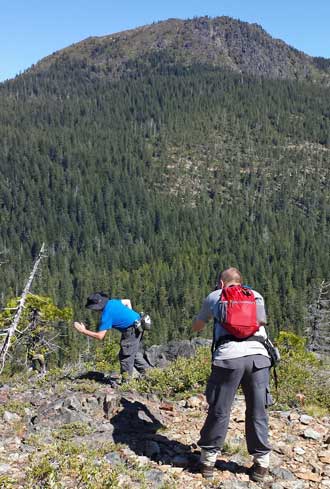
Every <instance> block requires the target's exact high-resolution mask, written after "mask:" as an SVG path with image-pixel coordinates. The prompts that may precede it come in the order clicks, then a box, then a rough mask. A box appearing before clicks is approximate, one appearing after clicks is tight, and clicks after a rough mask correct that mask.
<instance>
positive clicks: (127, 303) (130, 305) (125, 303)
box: [121, 299, 132, 309]
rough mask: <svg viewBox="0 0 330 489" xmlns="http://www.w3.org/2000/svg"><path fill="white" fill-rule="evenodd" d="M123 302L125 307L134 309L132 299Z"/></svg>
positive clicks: (122, 300)
mask: <svg viewBox="0 0 330 489" xmlns="http://www.w3.org/2000/svg"><path fill="white" fill-rule="evenodd" d="M121 302H122V304H124V306H126V307H128V308H129V309H132V304H131V301H130V299H121Z"/></svg>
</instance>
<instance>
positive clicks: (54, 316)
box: [0, 294, 73, 374]
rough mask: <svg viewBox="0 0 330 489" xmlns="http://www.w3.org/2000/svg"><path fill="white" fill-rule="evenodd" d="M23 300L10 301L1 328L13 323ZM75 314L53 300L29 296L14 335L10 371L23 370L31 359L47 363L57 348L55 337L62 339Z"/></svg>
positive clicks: (0, 317)
mask: <svg viewBox="0 0 330 489" xmlns="http://www.w3.org/2000/svg"><path fill="white" fill-rule="evenodd" d="M19 301H20V298H19V297H17V298H12V299H9V300H8V302H7V305H6V308H4V309H3V310H2V311H0V328H6V327H8V326H9V325H10V324H11V322H12V321H13V318H14V315H15V312H16V310H17V307H18V304H19ZM72 314H73V313H72V309H71V308H70V307H64V308H59V307H57V306H56V305H55V304H54V303H53V301H52V299H51V298H50V297H44V296H40V295H33V294H29V295H28V296H27V298H26V301H25V305H24V309H23V312H22V315H21V317H20V321H19V324H18V327H17V330H16V332H15V334H14V335H13V336H12V347H13V348H14V349H15V355H14V362H12V364H11V365H10V368H9V372H11V373H12V372H13V371H17V370H20V369H21V366H22V364H24V363H27V360H28V361H29V362H30V363H32V362H33V361H34V360H35V359H36V358H39V359H41V360H42V362H43V363H44V362H45V356H46V355H49V354H50V353H51V352H52V351H53V350H54V348H55V350H56V348H57V344H56V343H55V344H54V343H53V338H57V337H58V336H60V331H59V328H61V327H63V323H64V322H67V321H70V320H71V319H72ZM61 325H62V326H61ZM29 366H30V365H29ZM5 374H6V372H5Z"/></svg>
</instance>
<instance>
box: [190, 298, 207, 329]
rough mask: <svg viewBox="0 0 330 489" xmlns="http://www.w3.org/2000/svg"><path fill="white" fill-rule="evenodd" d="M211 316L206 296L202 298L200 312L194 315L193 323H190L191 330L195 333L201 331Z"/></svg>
mask: <svg viewBox="0 0 330 489" xmlns="http://www.w3.org/2000/svg"><path fill="white" fill-rule="evenodd" d="M211 317H212V312H211V310H210V304H209V300H208V297H206V299H204V302H203V305H202V309H201V310H200V312H199V313H198V314H197V316H196V317H195V319H194V321H193V324H192V330H193V331H194V332H195V333H197V332H198V331H202V329H204V327H205V324H206V323H207V322H208V320H209V319H210V318H211Z"/></svg>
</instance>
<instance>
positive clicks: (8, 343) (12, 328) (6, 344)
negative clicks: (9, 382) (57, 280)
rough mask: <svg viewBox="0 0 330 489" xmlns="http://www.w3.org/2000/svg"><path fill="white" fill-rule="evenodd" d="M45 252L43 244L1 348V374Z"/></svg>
mask: <svg viewBox="0 0 330 489" xmlns="http://www.w3.org/2000/svg"><path fill="white" fill-rule="evenodd" d="M44 251H45V244H44V243H43V244H42V246H41V249H40V252H39V255H38V257H37V259H36V261H35V263H34V266H33V269H32V272H31V273H30V276H29V278H28V281H27V283H26V285H25V287H24V290H23V293H22V296H21V298H20V300H19V301H18V308H17V311H16V314H15V317H14V319H13V322H12V323H11V325H10V327H9V328H8V332H7V335H6V338H5V341H4V343H3V345H2V347H1V350H0V374H1V373H2V371H3V368H4V366H5V362H6V357H7V354H8V350H9V348H10V346H11V340H12V337H13V335H14V334H15V332H16V330H17V328H18V324H19V321H20V318H21V315H22V312H23V309H24V304H25V301H26V298H27V295H28V294H29V292H30V288H31V285H32V282H33V279H34V276H35V274H36V272H37V270H38V267H39V264H40V261H41V260H42V258H43V257H44Z"/></svg>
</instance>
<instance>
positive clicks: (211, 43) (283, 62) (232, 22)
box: [34, 16, 330, 81]
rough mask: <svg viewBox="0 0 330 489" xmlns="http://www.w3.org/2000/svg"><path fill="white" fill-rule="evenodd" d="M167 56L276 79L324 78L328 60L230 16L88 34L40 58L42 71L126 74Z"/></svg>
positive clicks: (179, 61)
mask: <svg viewBox="0 0 330 489" xmlns="http://www.w3.org/2000/svg"><path fill="white" fill-rule="evenodd" d="M151 55H157V56H159V55H163V58H166V59H167V60H170V62H171V63H173V64H178V65H183V66H186V67H187V66H191V65H193V64H205V65H208V66H210V67H213V68H225V69H230V70H232V71H234V72H238V73H246V74H249V75H253V76H261V77H265V78H275V79H281V78H282V79H300V80H306V79H307V80H310V81H315V80H322V79H324V78H326V79H328V78H329V75H330V70H329V65H330V61H329V60H323V61H322V62H320V59H319V58H313V57H311V56H308V55H306V54H304V53H303V52H301V51H298V50H297V49H295V48H292V47H290V46H289V45H287V44H286V43H285V42H284V41H281V40H279V39H274V38H272V37H271V36H270V35H269V34H268V33H267V32H266V31H265V30H264V29H263V28H262V27H261V26H260V25H258V24H256V23H253V24H250V23H248V22H243V21H241V20H238V19H233V18H231V17H226V16H223V17H214V18H210V17H207V16H205V17H194V18H193V19H187V20H182V19H176V18H173V19H168V20H165V21H160V22H155V23H153V24H149V25H145V26H141V27H138V28H136V29H130V30H125V31H122V32H118V33H114V34H111V35H107V36H102V37H89V38H87V39H85V40H83V41H81V42H79V43H76V44H73V45H71V46H69V47H67V48H65V49H63V50H61V51H58V52H56V53H54V54H53V55H51V56H48V57H47V58H45V59H43V60H41V61H40V62H39V63H38V64H37V65H36V67H34V69H35V70H37V71H42V70H44V69H47V68H49V67H50V66H52V65H53V63H54V62H55V61H67V60H69V61H73V60H74V61H79V62H82V61H83V62H84V63H85V64H87V65H88V66H93V67H94V68H96V70H97V71H99V72H100V73H101V74H103V75H104V74H106V75H110V76H111V77H115V78H118V77H122V76H125V72H126V67H127V64H128V63H132V62H137V61H138V62H140V61H142V62H145V61H146V59H147V58H148V56H151Z"/></svg>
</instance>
